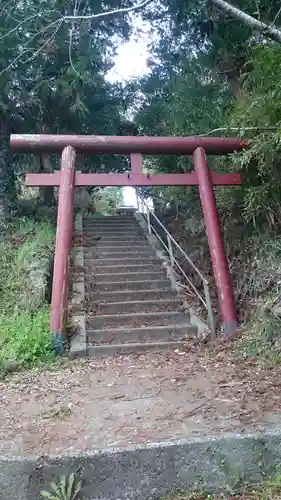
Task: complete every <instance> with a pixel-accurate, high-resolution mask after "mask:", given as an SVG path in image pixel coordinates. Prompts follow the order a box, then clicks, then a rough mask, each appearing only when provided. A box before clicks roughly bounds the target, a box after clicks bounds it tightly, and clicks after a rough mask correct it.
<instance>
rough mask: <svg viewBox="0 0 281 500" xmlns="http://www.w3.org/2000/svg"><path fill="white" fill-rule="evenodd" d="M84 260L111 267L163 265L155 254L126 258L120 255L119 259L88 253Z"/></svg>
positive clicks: (89, 263)
mask: <svg viewBox="0 0 281 500" xmlns="http://www.w3.org/2000/svg"><path fill="white" fill-rule="evenodd" d="M84 262H85V264H86V265H87V266H91V267H97V268H98V267H108V266H109V267H110V266H114V267H115V268H116V267H118V268H119V266H121V267H123V266H130V267H131V266H141V265H143V266H146V265H154V266H159V264H160V265H161V261H160V260H159V259H156V258H155V256H154V257H153V256H151V257H138V256H135V257H131V258H124V257H121V258H120V257H119V258H118V259H117V258H116V257H115V258H111V259H110V258H104V256H103V255H102V254H101V255H95V256H94V257H93V256H91V257H89V256H88V255H87V256H85V257H84Z"/></svg>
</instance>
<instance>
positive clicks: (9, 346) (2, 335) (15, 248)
mask: <svg viewBox="0 0 281 500" xmlns="http://www.w3.org/2000/svg"><path fill="white" fill-rule="evenodd" d="M0 237H1V238H2V239H1V241H0V272H1V283H0V371H1V372H2V373H5V372H7V371H13V370H14V369H19V368H21V367H23V368H29V367H31V366H34V365H35V364H37V363H39V362H46V361H49V360H51V359H53V357H54V354H53V348H52V343H51V336H50V328H49V320H50V310H49V307H47V306H46V301H45V297H46V293H47V277H48V273H49V272H50V259H51V255H52V253H53V250H54V241H55V231H54V229H53V227H52V226H51V225H50V223H49V222H48V221H47V220H45V221H41V222H37V223H36V222H34V221H32V220H31V219H27V218H23V219H21V220H19V221H15V222H13V223H6V224H5V225H2V226H1V228H0Z"/></svg>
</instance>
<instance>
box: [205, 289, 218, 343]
mask: <svg viewBox="0 0 281 500" xmlns="http://www.w3.org/2000/svg"><path fill="white" fill-rule="evenodd" d="M203 288H204V295H205V300H206V306H207V313H208V326H209V328H210V330H211V337H212V339H213V340H215V339H216V327H215V321H214V315H213V309H212V304H211V298H210V292H209V286H208V285H207V283H206V282H205V281H203Z"/></svg>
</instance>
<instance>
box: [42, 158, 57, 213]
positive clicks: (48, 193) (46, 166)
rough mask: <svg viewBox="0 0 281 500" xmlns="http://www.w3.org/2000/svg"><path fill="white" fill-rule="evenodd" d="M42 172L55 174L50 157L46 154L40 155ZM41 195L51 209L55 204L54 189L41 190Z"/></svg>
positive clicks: (45, 188)
mask: <svg viewBox="0 0 281 500" xmlns="http://www.w3.org/2000/svg"><path fill="white" fill-rule="evenodd" d="M40 172H53V168H52V164H51V160H50V158H49V156H47V155H44V154H42V155H40ZM39 193H40V198H41V199H42V200H43V202H44V205H46V206H48V207H50V206H51V205H53V204H54V202H55V198H54V188H53V187H52V186H50V187H43V188H39Z"/></svg>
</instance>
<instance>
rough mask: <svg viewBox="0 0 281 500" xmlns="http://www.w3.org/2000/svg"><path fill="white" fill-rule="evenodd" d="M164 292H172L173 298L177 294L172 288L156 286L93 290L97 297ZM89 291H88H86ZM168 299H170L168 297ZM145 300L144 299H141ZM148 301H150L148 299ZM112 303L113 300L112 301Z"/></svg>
mask: <svg viewBox="0 0 281 500" xmlns="http://www.w3.org/2000/svg"><path fill="white" fill-rule="evenodd" d="M133 283H135V281H133ZM145 283H146V282H145ZM162 292H166V293H171V298H173V294H175V293H176V292H175V291H173V290H172V289H169V290H165V289H164V290H163V289H162V288H156V289H154V290H152V289H151V288H150V289H148V290H144V289H141V290H138V289H137V290H110V291H106V292H96V291H94V292H93V295H97V298H98V296H101V297H105V298H106V297H109V296H111V295H113V294H114V295H115V294H116V295H118V294H121V295H122V294H125V293H140V294H141V295H145V294H147V293H148V294H155V295H157V293H162ZM86 293H87V292H86ZM167 300H168V299H167ZM122 302H127V301H122ZM141 302H143V301H141ZM147 302H148V301H147ZM110 303H111V302H110Z"/></svg>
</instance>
